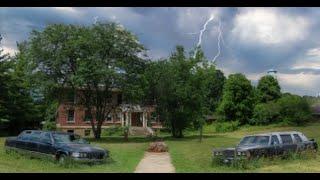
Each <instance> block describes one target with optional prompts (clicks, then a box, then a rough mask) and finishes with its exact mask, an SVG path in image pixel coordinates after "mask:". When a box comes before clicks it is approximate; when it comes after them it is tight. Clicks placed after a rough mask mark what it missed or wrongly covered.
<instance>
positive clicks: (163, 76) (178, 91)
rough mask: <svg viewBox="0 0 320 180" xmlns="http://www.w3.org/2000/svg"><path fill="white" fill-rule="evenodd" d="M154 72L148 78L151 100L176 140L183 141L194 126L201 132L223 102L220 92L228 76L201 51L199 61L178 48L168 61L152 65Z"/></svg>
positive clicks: (198, 55) (198, 56)
mask: <svg viewBox="0 0 320 180" xmlns="http://www.w3.org/2000/svg"><path fill="white" fill-rule="evenodd" d="M149 67H150V68H151V69H153V70H151V71H149V73H148V74H147V75H146V77H147V79H148V84H149V89H150V96H151V97H152V98H151V99H153V102H155V103H156V104H157V113H158V114H159V116H160V119H161V120H164V122H165V125H166V126H167V127H168V128H169V129H170V131H171V133H172V136H174V137H182V136H183V130H185V129H186V128H187V127H190V126H192V125H194V126H195V127H196V128H199V129H200V134H201V132H202V131H201V127H202V126H203V124H204V122H205V115H206V114H208V113H209V112H210V110H213V109H214V108H215V106H216V104H217V103H218V101H219V100H220V97H221V95H220V96H219V89H222V84H221V82H219V83H217V82H218V81H222V83H223V80H224V76H223V74H222V73H221V71H217V70H216V69H215V67H214V66H212V65H211V66H210V65H209V64H208V62H207V60H206V59H205V58H204V56H203V53H202V52H201V51H199V53H197V56H196V57H195V58H193V57H191V55H190V56H189V57H188V56H186V55H185V51H184V48H183V47H182V46H177V47H176V50H175V52H174V53H173V54H172V55H171V56H170V58H169V59H167V60H160V61H158V62H156V63H155V62H153V63H151V64H150V65H149Z"/></svg>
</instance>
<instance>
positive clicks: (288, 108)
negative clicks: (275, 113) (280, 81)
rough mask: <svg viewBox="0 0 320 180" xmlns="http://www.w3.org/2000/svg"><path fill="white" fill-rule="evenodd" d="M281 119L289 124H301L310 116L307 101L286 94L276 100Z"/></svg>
mask: <svg viewBox="0 0 320 180" xmlns="http://www.w3.org/2000/svg"><path fill="white" fill-rule="evenodd" d="M277 103H278V105H279V107H280V115H281V118H282V121H284V122H286V123H288V124H291V125H303V124H305V123H306V122H307V121H308V120H309V119H310V118H311V110H310V106H309V104H308V102H307V101H306V100H305V99H303V98H302V97H300V96H297V95H291V94H286V95H284V96H283V97H281V98H280V99H279V100H278V101H277Z"/></svg>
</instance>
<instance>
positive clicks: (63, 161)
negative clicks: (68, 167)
mask: <svg viewBox="0 0 320 180" xmlns="http://www.w3.org/2000/svg"><path fill="white" fill-rule="evenodd" d="M66 159H67V156H66V155H65V154H60V155H59V158H58V162H59V163H60V164H63V163H65V161H66Z"/></svg>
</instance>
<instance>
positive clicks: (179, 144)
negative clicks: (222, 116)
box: [166, 123, 320, 172]
mask: <svg viewBox="0 0 320 180" xmlns="http://www.w3.org/2000/svg"><path fill="white" fill-rule="evenodd" d="M289 130H296V131H301V132H303V133H305V134H306V135H307V136H308V137H309V138H310V139H311V138H315V139H316V140H318V141H320V131H319V130H320V123H311V124H308V125H306V126H303V127H294V126H283V125H269V126H243V127H241V128H240V129H239V130H237V131H234V132H228V133H217V132H215V124H214V123H213V124H212V125H209V126H206V127H205V128H204V138H203V141H202V142H201V143H200V142H199V138H198V132H197V131H194V132H193V134H192V133H191V132H189V133H188V135H187V136H186V137H185V138H183V139H174V138H167V139H166V143H167V144H168V146H169V152H170V154H171V159H172V163H173V165H174V166H175V168H176V171H177V172H320V161H319V153H317V154H315V155H314V154H313V155H312V154H311V155H310V154H301V155H299V154H292V155H290V156H289V157H287V158H272V159H270V158H261V159H259V160H255V161H248V162H239V163H238V164H234V165H231V166H226V165H219V164H216V163H213V161H212V149H213V148H220V147H234V146H236V144H237V143H238V142H239V141H240V139H241V138H242V137H243V136H244V135H249V134H256V133H264V132H270V131H289Z"/></svg>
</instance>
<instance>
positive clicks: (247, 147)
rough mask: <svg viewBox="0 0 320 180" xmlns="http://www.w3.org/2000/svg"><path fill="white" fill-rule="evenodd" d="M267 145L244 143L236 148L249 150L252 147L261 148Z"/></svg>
mask: <svg viewBox="0 0 320 180" xmlns="http://www.w3.org/2000/svg"><path fill="white" fill-rule="evenodd" d="M263 147H265V146H263V145H258V144H249V145H242V146H237V147H236V150H237V151H247V150H250V149H259V148H263Z"/></svg>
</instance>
